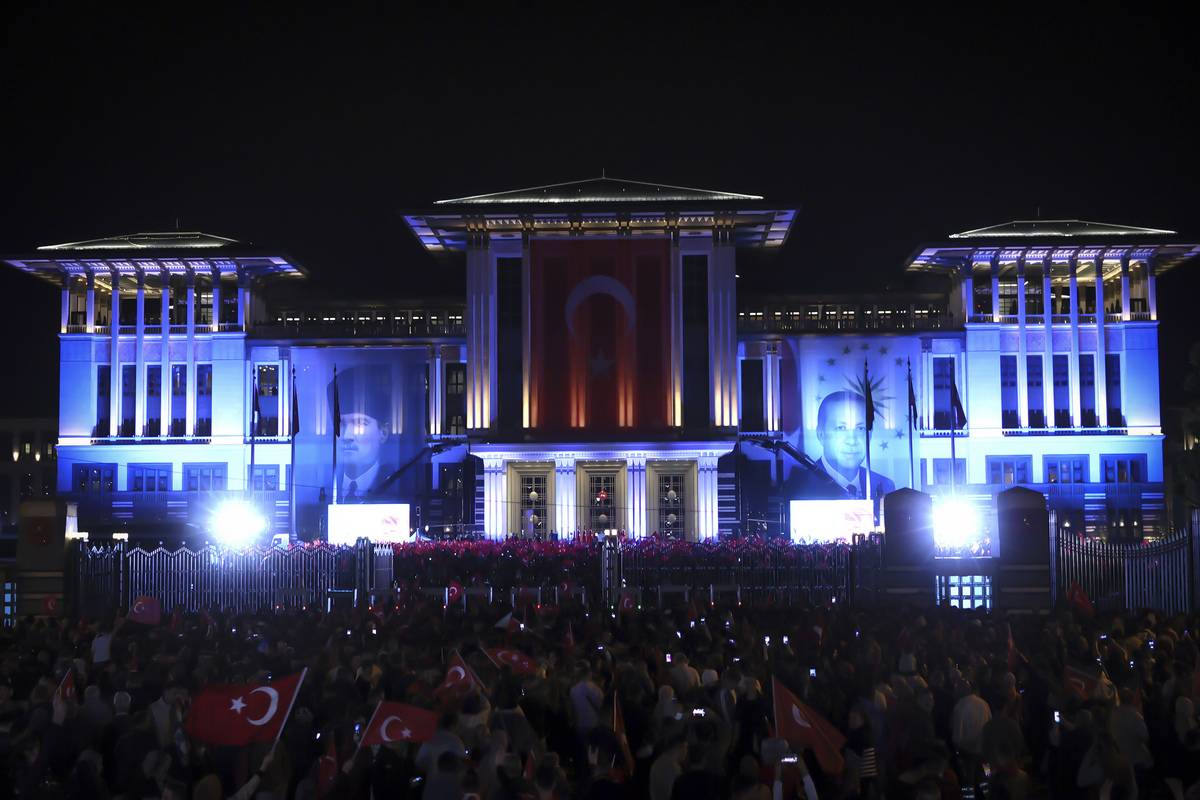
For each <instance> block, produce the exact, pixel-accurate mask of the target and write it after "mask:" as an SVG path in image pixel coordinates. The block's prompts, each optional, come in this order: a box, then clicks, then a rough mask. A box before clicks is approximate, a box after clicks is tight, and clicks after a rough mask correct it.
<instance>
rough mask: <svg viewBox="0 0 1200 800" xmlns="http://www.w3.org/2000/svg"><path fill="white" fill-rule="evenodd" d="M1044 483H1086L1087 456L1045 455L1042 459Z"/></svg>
mask: <svg viewBox="0 0 1200 800" xmlns="http://www.w3.org/2000/svg"><path fill="white" fill-rule="evenodd" d="M1042 468H1043V472H1044V475H1045V477H1044V478H1043V481H1044V482H1045V483H1087V482H1088V457H1087V456H1045V457H1044V458H1043V459H1042Z"/></svg>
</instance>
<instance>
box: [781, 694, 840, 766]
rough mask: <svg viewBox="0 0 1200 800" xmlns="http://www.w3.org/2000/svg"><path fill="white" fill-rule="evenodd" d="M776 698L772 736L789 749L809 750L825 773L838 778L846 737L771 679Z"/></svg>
mask: <svg viewBox="0 0 1200 800" xmlns="http://www.w3.org/2000/svg"><path fill="white" fill-rule="evenodd" d="M771 685H772V693H773V694H774V698H775V735H776V736H778V737H779V738H781V739H786V740H787V741H788V742H789V743H790V744H791V745H792V747H795V748H797V749H805V750H812V751H813V755H815V756H816V757H817V762H818V763H819V764H820V765H821V769H823V770H824V771H825V772H826V773H828V774H830V775H840V774H841V773H842V769H843V768H844V767H845V761H844V759H843V758H842V747H843V746H845V744H846V737H845V736H843V735H842V732H841V731H839V730H838V729H837V728H835V727H833V725H832V724H830V722H829V720H827V719H825V718H824V717H822V716H821V715H820V714H818V713H817V712H816V711H814V710H813V709H812V708H810V707H809V706H807V705H805V704H804V703H802V702H800V698H798V697H796V695H794V694H792V692H791V691H789V690H788V688H787V687H786V686H784V685H783V684H782V683H780V682H779V679H778V678H772V679H771Z"/></svg>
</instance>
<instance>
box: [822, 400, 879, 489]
mask: <svg viewBox="0 0 1200 800" xmlns="http://www.w3.org/2000/svg"><path fill="white" fill-rule="evenodd" d="M817 441H818V442H820V443H821V457H820V459H819V460H818V461H817V463H818V464H819V465H820V466H821V469H822V470H824V471H825V474H827V475H828V476H829V477H830V478H832V479H833V481H834V482H835V483H837V484H838V485H839V486H841V487H842V490H843V491H845V493H846V495H847V496H848V497H852V498H866V497H867V468H866V467H865V466H864V465H863V462H864V461H866V458H867V421H866V401H865V400H864V399H863V396H862V395H860V394H858V393H857V392H849V391H841V392H834V393H833V394H830V395H829V396H827V397H826V398H825V399H824V400H822V401H821V407H820V408H819V409H818V410H817ZM895 489H896V484H895V483H893V482H892V481H891V480H890V479H888V478H887V477H885V476H883V475H881V474H879V473H878V472H875V471H874V470H872V471H871V490H870V491H871V497H872V498H880V497H883V496H884V495H885V494H887V493H888V492H892V491H895Z"/></svg>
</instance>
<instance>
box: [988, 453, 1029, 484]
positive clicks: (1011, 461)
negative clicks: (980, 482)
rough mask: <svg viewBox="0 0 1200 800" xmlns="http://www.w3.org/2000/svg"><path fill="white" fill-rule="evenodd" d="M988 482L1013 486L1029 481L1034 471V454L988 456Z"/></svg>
mask: <svg viewBox="0 0 1200 800" xmlns="http://www.w3.org/2000/svg"><path fill="white" fill-rule="evenodd" d="M987 471H988V483H990V484H993V485H996V484H998V485H1001V486H1013V485H1015V484H1018V483H1029V476H1030V474H1031V473H1032V472H1033V457H1032V456H988V457H987Z"/></svg>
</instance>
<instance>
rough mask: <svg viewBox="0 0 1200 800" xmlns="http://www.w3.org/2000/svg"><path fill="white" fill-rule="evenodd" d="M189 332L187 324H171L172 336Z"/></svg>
mask: <svg viewBox="0 0 1200 800" xmlns="http://www.w3.org/2000/svg"><path fill="white" fill-rule="evenodd" d="M187 332H188V326H187V325H172V326H171V335H172V336H175V335H177V334H181V333H187Z"/></svg>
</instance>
